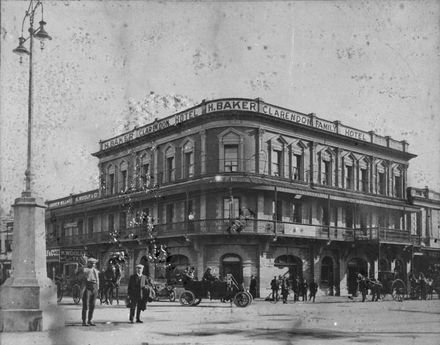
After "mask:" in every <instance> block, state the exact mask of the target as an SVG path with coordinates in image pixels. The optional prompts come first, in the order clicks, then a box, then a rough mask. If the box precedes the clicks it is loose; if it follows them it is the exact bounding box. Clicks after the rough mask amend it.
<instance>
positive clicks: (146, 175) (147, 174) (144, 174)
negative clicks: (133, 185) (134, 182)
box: [140, 153, 151, 189]
mask: <svg viewBox="0 0 440 345" xmlns="http://www.w3.org/2000/svg"><path fill="white" fill-rule="evenodd" d="M140 185H141V189H147V188H149V187H151V156H150V155H149V154H147V153H144V154H143V155H142V156H141V159H140Z"/></svg>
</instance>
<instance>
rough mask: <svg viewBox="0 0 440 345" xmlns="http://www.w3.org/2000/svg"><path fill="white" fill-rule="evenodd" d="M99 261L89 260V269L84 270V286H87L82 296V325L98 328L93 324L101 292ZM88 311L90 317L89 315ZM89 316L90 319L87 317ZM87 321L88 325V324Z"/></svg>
mask: <svg viewBox="0 0 440 345" xmlns="http://www.w3.org/2000/svg"><path fill="white" fill-rule="evenodd" d="M97 262H98V260H96V259H94V258H89V259H88V260H87V268H83V269H82V270H83V272H82V273H83V284H85V289H84V293H83V296H82V300H83V305H82V325H83V326H96V325H95V324H94V323H93V321H92V320H93V312H94V310H95V305H96V298H97V297H98V290H99V271H98V270H97V269H96V263H97ZM87 311H88V315H87ZM87 316H88V317H87ZM86 320H87V323H86Z"/></svg>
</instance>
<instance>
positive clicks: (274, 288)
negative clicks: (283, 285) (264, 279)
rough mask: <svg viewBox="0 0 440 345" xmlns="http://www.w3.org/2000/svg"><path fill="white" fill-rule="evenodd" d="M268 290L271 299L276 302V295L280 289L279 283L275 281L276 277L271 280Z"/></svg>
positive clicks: (277, 296)
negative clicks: (269, 289)
mask: <svg viewBox="0 0 440 345" xmlns="http://www.w3.org/2000/svg"><path fill="white" fill-rule="evenodd" d="M270 288H271V290H272V298H273V300H274V301H278V299H279V295H278V290H279V288H280V283H279V281H278V279H277V276H274V277H273V279H272V280H271V282H270Z"/></svg>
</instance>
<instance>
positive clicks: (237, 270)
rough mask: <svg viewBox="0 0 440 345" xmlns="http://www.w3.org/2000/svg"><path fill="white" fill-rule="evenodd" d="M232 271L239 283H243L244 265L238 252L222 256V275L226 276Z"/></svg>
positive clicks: (221, 276)
mask: <svg viewBox="0 0 440 345" xmlns="http://www.w3.org/2000/svg"><path fill="white" fill-rule="evenodd" d="M228 273H231V274H232V276H233V277H234V278H235V280H236V281H237V283H238V284H240V285H241V284H242V283H243V265H242V262H241V258H240V257H239V256H238V255H236V254H226V255H224V256H223V257H222V259H221V262H220V277H219V278H223V277H225V276H226V275H227V274H228Z"/></svg>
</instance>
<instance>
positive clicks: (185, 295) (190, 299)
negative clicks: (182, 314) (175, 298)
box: [179, 291, 196, 305]
mask: <svg viewBox="0 0 440 345" xmlns="http://www.w3.org/2000/svg"><path fill="white" fill-rule="evenodd" d="M195 299H196V297H195V296H194V294H193V293H192V292H191V291H183V292H182V294H181V295H180V298H179V301H180V304H181V305H192V304H193V303H194V301H195Z"/></svg>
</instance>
